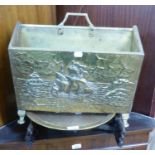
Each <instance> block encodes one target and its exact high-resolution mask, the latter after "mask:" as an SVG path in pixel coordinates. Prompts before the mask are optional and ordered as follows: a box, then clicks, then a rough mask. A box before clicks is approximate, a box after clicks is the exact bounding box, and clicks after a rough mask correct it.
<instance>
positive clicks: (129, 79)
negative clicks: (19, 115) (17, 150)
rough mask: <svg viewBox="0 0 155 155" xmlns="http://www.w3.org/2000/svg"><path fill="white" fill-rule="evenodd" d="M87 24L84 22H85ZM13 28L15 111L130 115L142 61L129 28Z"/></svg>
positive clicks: (11, 52)
mask: <svg viewBox="0 0 155 155" xmlns="http://www.w3.org/2000/svg"><path fill="white" fill-rule="evenodd" d="M86 19H87V18H86ZM65 21H66V18H65V19H64V21H63V22H62V23H61V24H60V25H58V26H50V25H30V24H17V25H16V27H15V30H14V33H13V36H12V39H11V42H10V45H9V57H10V62H11V69H12V76H13V81H14V87H15V93H16V100H17V106H18V109H19V110H31V111H49V112H69V113H75V112H83V113H84V112H85V113H128V112H130V111H131V108H132V104H133V98H134V95H135V90H136V86H137V81H138V77H139V73H140V69H141V64H142V61H143V56H144V52H143V48H142V44H141V40H140V36H139V33H138V29H137V27H136V26H133V27H132V28H110V27H94V26H93V24H91V22H90V20H88V19H87V22H88V24H89V26H88V27H81V26H64V22H65Z"/></svg>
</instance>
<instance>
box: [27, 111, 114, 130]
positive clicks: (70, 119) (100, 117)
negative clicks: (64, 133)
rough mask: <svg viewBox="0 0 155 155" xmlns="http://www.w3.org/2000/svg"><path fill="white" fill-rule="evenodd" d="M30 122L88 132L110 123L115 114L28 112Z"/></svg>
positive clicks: (47, 126)
mask: <svg viewBox="0 0 155 155" xmlns="http://www.w3.org/2000/svg"><path fill="white" fill-rule="evenodd" d="M26 114H27V116H28V117H29V119H30V120H32V121H33V122H35V123H36V124H39V125H41V126H44V127H46V128H50V129H57V130H87V129H91V128H95V127H97V126H100V125H102V124H105V123H107V122H108V121H110V120H111V119H112V118H113V117H114V116H115V114H83V113H82V114H63V113H50V112H38V111H37V112H30V111H28V112H26Z"/></svg>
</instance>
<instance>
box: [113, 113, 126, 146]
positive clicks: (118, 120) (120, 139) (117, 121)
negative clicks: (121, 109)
mask: <svg viewBox="0 0 155 155" xmlns="http://www.w3.org/2000/svg"><path fill="white" fill-rule="evenodd" d="M113 127H114V135H115V139H116V142H117V145H118V146H120V147H121V146H122V145H123V144H124V137H125V126H124V121H123V118H122V114H116V115H115V118H114V126H113Z"/></svg>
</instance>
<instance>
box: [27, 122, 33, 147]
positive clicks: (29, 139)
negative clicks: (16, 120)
mask: <svg viewBox="0 0 155 155" xmlns="http://www.w3.org/2000/svg"><path fill="white" fill-rule="evenodd" d="M25 141H26V143H27V144H28V146H32V143H33V141H34V125H33V123H32V121H30V123H29V125H28V127H27V131H26V135H25Z"/></svg>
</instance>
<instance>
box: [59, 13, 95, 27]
mask: <svg viewBox="0 0 155 155" xmlns="http://www.w3.org/2000/svg"><path fill="white" fill-rule="evenodd" d="M69 16H79V17H85V19H86V21H87V23H88V25H89V27H90V28H93V27H94V25H93V24H92V22H91V21H90V19H89V17H88V14H87V13H74V12H67V13H66V15H65V18H64V19H63V21H62V22H61V23H60V24H59V26H64V24H65V22H66V21H67V19H68V17H69Z"/></svg>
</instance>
